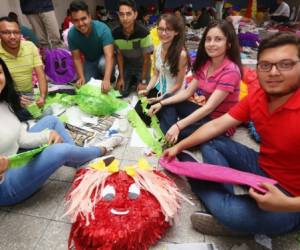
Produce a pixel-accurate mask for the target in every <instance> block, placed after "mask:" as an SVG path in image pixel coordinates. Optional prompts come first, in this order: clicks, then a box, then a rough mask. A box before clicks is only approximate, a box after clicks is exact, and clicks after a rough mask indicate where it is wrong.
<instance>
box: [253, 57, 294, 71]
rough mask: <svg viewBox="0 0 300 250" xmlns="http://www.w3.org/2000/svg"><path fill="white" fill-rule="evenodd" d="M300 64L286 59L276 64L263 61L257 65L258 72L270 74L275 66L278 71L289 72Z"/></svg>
mask: <svg viewBox="0 0 300 250" xmlns="http://www.w3.org/2000/svg"><path fill="white" fill-rule="evenodd" d="M298 62H300V60H299V61H293V60H289V59H285V60H281V61H279V62H276V63H271V62H268V61H261V62H259V63H257V70H258V71H260V72H269V71H271V70H272V69H273V66H275V67H276V69H277V70H278V71H288V70H291V69H292V68H293V67H294V66H295V65H296V64H297V63H298Z"/></svg>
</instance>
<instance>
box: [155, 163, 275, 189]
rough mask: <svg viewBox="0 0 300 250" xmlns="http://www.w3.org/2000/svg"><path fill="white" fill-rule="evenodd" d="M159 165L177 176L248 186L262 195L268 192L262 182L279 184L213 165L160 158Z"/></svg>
mask: <svg viewBox="0 0 300 250" xmlns="http://www.w3.org/2000/svg"><path fill="white" fill-rule="evenodd" d="M159 163H160V165H161V166H163V167H164V168H165V169H167V170H169V171H170V172H172V173H174V174H177V175H184V176H187V177H192V178H196V179H200V180H206V181H213V182H221V183H232V184H242V185H248V186H250V187H253V188H254V189H256V190H258V191H260V192H262V193H265V192H266V190H265V189H263V188H262V187H261V186H260V184H261V183H262V182H268V183H271V184H273V185H274V184H276V183H277V181H275V180H273V179H270V178H267V177H263V176H259V175H255V174H251V173H247V172H243V171H239V170H236V169H233V168H229V167H223V166H217V165H212V164H206V163H198V162H179V161H177V160H175V159H173V160H171V161H169V162H168V161H167V160H166V159H164V158H160V160H159Z"/></svg>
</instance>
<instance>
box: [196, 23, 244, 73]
mask: <svg viewBox="0 0 300 250" xmlns="http://www.w3.org/2000/svg"><path fill="white" fill-rule="evenodd" d="M215 27H217V28H219V29H220V30H221V31H222V32H223V34H224V36H225V37H226V40H227V51H226V56H227V57H228V58H229V59H230V60H231V61H232V62H234V63H235V64H236V65H237V66H238V67H239V69H240V72H241V74H243V69H242V62H241V56H240V46H239V42H238V38H237V35H236V33H235V30H234V28H233V25H232V24H231V23H230V22H227V21H226V20H213V21H211V22H210V23H209V24H208V26H207V28H206V30H205V31H204V33H203V36H202V39H201V41H200V43H199V46H198V51H197V56H196V59H195V62H194V64H193V72H196V71H197V70H198V69H199V68H200V67H201V66H203V65H204V64H205V63H206V62H207V60H209V59H210V57H209V56H208V55H207V53H206V51H205V39H206V36H207V33H208V31H209V30H210V29H212V28H215Z"/></svg>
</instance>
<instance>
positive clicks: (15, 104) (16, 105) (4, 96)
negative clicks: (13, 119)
mask: <svg viewBox="0 0 300 250" xmlns="http://www.w3.org/2000/svg"><path fill="white" fill-rule="evenodd" d="M0 65H1V66H2V70H3V73H4V76H5V86H4V88H3V90H2V91H1V92H0V102H4V101H5V102H7V104H8V106H9V108H10V109H11V111H12V112H13V113H15V114H17V112H18V111H19V110H21V103H20V97H19V95H18V94H17V92H16V91H15V88H14V85H13V79H12V77H11V74H10V73H9V70H8V68H7V66H6V64H5V62H4V61H3V60H2V58H1V57H0Z"/></svg>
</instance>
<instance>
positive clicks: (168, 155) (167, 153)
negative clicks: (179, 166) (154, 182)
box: [162, 145, 180, 161]
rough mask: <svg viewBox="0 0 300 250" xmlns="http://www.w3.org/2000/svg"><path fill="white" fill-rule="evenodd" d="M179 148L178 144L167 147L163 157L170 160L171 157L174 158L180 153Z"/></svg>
mask: <svg viewBox="0 0 300 250" xmlns="http://www.w3.org/2000/svg"><path fill="white" fill-rule="evenodd" d="M179 152H180V151H179V149H178V146H177V145H174V146H173V147H171V148H168V149H166V150H165V151H164V152H163V154H162V157H163V158H165V159H166V160H167V161H170V160H171V159H173V158H174V157H175V156H176V155H177V154H178V153H179Z"/></svg>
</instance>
